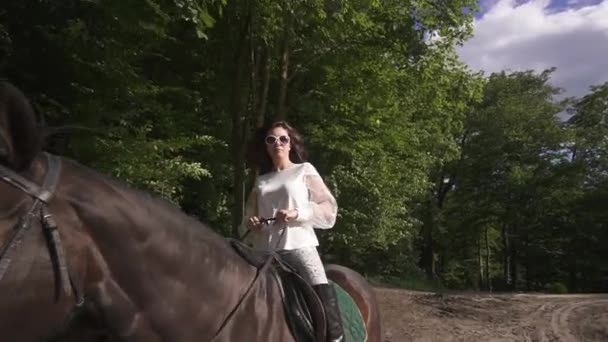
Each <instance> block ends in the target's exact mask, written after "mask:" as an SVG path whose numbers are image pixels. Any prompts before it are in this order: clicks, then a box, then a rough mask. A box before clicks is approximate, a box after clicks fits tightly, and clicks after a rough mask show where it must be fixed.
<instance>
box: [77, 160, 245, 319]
mask: <svg viewBox="0 0 608 342" xmlns="http://www.w3.org/2000/svg"><path fill="white" fill-rule="evenodd" d="M70 172H71V171H70ZM73 176H74V177H71V179H72V180H73V182H72V185H71V186H72V189H71V190H70V193H71V194H72V195H71V205H72V206H73V207H74V208H75V210H76V212H77V215H78V216H79V218H80V220H81V221H82V223H83V226H84V228H85V230H86V231H87V233H88V235H89V236H90V238H91V240H92V242H93V244H94V249H95V250H97V251H98V252H99V253H96V254H97V256H98V257H97V258H98V260H96V262H98V263H99V264H101V269H102V270H105V271H104V273H105V274H104V277H106V278H111V280H110V281H111V282H112V283H113V284H117V285H118V287H120V288H121V289H122V291H124V294H125V295H126V296H127V297H129V298H130V301H131V302H133V306H134V307H137V308H141V307H150V306H152V307H154V309H150V310H151V312H146V313H145V315H148V316H149V317H150V319H151V320H161V321H162V320H171V319H172V318H171V317H168V318H167V317H166V315H171V314H172V313H166V312H165V311H166V307H164V306H162V305H160V303H162V302H166V303H172V304H174V307H175V308H177V309H174V308H172V310H176V311H178V312H176V313H175V315H176V316H179V317H184V316H188V315H191V316H193V317H196V318H198V319H201V321H202V322H204V323H205V324H208V326H207V327H208V328H209V329H214V327H215V326H216V325H217V324H218V321H219V322H220V323H221V321H222V320H223V319H224V317H223V314H224V313H226V314H227V312H228V310H229V309H230V308H232V307H233V306H235V305H236V304H237V303H238V300H239V298H240V297H241V296H242V295H243V293H244V292H245V290H246V288H247V286H248V284H249V283H250V282H251V280H252V279H253V277H254V276H255V268H253V267H252V266H250V265H249V264H248V263H246V262H245V261H244V260H243V259H242V258H241V257H240V256H238V255H237V254H236V253H235V252H234V251H233V250H232V248H231V247H230V246H229V245H228V244H227V242H226V241H225V240H224V239H223V238H221V237H220V236H219V235H217V234H215V233H213V232H212V231H210V230H209V229H208V228H206V227H204V226H203V225H202V224H200V223H199V222H197V221H195V220H194V219H192V218H189V217H187V216H186V215H185V214H183V213H181V212H180V211H178V210H176V209H174V208H170V207H168V206H167V205H165V204H163V203H160V201H158V200H155V199H149V198H146V197H144V196H141V194H139V193H136V192H133V191H131V190H128V189H126V188H124V187H122V186H118V185H117V184H116V183H114V182H111V181H108V180H107V179H105V178H100V177H98V176H96V175H93V174H87V173H83V174H82V175H80V176H77V175H73ZM152 303H155V304H152ZM202 305H205V306H206V307H207V308H212V310H204V311H203V312H201V306H202ZM163 310H164V311H163ZM203 316H205V317H206V318H204V319H203ZM203 325H204V324H203Z"/></svg>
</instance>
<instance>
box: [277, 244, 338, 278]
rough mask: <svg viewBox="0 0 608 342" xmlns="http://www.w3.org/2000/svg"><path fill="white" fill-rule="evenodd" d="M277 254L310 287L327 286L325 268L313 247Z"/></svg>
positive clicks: (283, 251)
mask: <svg viewBox="0 0 608 342" xmlns="http://www.w3.org/2000/svg"><path fill="white" fill-rule="evenodd" d="M279 254H280V255H281V256H282V257H283V260H285V261H286V262H287V263H288V264H289V265H290V266H291V267H293V268H295V269H296V271H297V272H298V274H299V275H300V276H301V277H302V278H304V280H306V281H307V282H308V283H309V284H311V285H319V284H327V283H328V282H327V275H326V274H325V267H323V262H322V261H321V257H320V256H319V252H318V251H317V248H316V247H315V246H311V247H304V248H298V249H291V250H282V251H280V252H279Z"/></svg>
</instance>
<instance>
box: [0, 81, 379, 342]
mask: <svg viewBox="0 0 608 342" xmlns="http://www.w3.org/2000/svg"><path fill="white" fill-rule="evenodd" d="M42 140H43V137H42V136H41V134H40V133H39V129H38V128H37V125H36V119H35V115H34V112H33V111H32V108H31V106H30V104H29V103H28V101H27V99H26V97H25V96H24V95H23V94H22V93H21V92H20V91H19V90H18V89H16V88H15V87H13V86H11V85H10V84H8V83H2V84H0V165H2V168H1V170H0V171H1V172H0V175H1V176H2V177H1V178H0V248H2V249H0V340H2V341H20V342H27V341H42V340H44V339H45V338H47V337H49V336H53V335H55V334H57V333H58V332H60V331H61V330H62V329H63V328H65V327H66V326H69V325H67V323H69V320H70V318H71V317H72V316H73V314H74V313H75V312H77V311H78V310H84V311H87V312H89V313H90V314H92V315H95V317H98V318H99V319H100V320H101V321H102V322H103V326H104V327H105V328H107V329H108V331H110V332H111V333H112V335H113V336H114V337H115V338H116V339H117V340H121V341H145V342H154V341H171V342H177V341H265V342H266V341H295V338H294V337H293V334H292V332H291V330H290V328H289V325H288V324H287V317H286V313H285V310H284V308H283V302H282V294H281V289H280V287H279V286H278V285H277V281H276V280H275V278H274V277H273V276H272V275H271V273H272V272H270V271H262V272H258V270H257V269H256V267H254V266H252V265H251V264H250V263H248V262H246V261H245V259H244V258H242V257H241V256H240V255H239V254H238V253H236V252H235V250H234V249H233V248H232V247H231V246H230V244H229V243H228V242H227V239H225V238H223V237H221V236H219V235H218V234H216V233H214V232H213V231H212V230H211V229H209V228H208V227H207V226H205V225H204V224H202V223H200V222H199V221H197V220H195V219H194V218H191V217H189V216H188V215H186V214H184V213H183V212H182V211H180V210H179V209H178V208H177V207H175V206H173V205H171V204H170V203H168V202H167V201H164V200H162V199H160V198H157V197H155V196H152V195H150V194H148V193H145V192H141V191H138V190H135V189H132V188H130V187H128V186H127V185H126V184H123V183H121V182H119V181H117V180H114V179H111V178H110V177H107V176H104V175H102V174H99V173H97V172H95V171H94V170H91V169H89V168H87V167H85V166H83V165H81V164H79V163H77V162H75V161H73V160H69V159H67V158H60V157H54V156H50V155H48V154H45V153H44V152H42V149H41V144H42ZM53 178H56V179H53ZM2 180H3V181H2ZM43 184H44V185H43ZM328 276H329V278H330V279H332V280H333V281H335V282H336V283H338V284H339V285H341V286H342V287H343V288H344V289H345V290H346V291H347V292H348V293H349V294H350V295H351V296H352V297H353V299H354V300H355V302H356V303H357V306H358V307H359V309H360V311H361V313H362V316H363V318H364V321H365V324H366V328H367V334H368V341H370V342H371V341H377V342H380V341H381V338H382V334H381V324H380V316H379V309H378V305H377V303H376V300H375V297H374V292H373V289H372V288H371V287H370V285H369V284H368V283H367V282H366V281H365V279H364V278H363V277H362V276H361V275H359V274H358V273H356V272H354V271H352V270H350V269H348V268H345V267H341V266H337V265H330V266H328Z"/></svg>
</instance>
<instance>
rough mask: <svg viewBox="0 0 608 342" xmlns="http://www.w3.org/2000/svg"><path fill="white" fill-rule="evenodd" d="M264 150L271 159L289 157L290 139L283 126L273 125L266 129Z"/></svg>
mask: <svg viewBox="0 0 608 342" xmlns="http://www.w3.org/2000/svg"><path fill="white" fill-rule="evenodd" d="M264 142H265V143H266V152H268V155H269V156H270V158H272V160H277V159H278V160H280V159H283V158H287V159H289V150H291V139H290V137H289V133H288V132H287V130H286V129H285V128H283V127H275V128H273V129H271V130H269V131H268V133H267V134H266V138H265V139H264Z"/></svg>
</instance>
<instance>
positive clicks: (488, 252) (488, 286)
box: [485, 226, 492, 292]
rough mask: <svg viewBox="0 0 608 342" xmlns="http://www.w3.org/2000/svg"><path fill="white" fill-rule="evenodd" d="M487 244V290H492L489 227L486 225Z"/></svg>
mask: <svg viewBox="0 0 608 342" xmlns="http://www.w3.org/2000/svg"><path fill="white" fill-rule="evenodd" d="M485 240H486V241H485V245H486V263H485V267H486V272H485V273H486V284H485V287H486V290H488V291H490V292H491V291H492V275H491V274H490V241H489V238H488V227H487V226H486V229H485Z"/></svg>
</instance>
